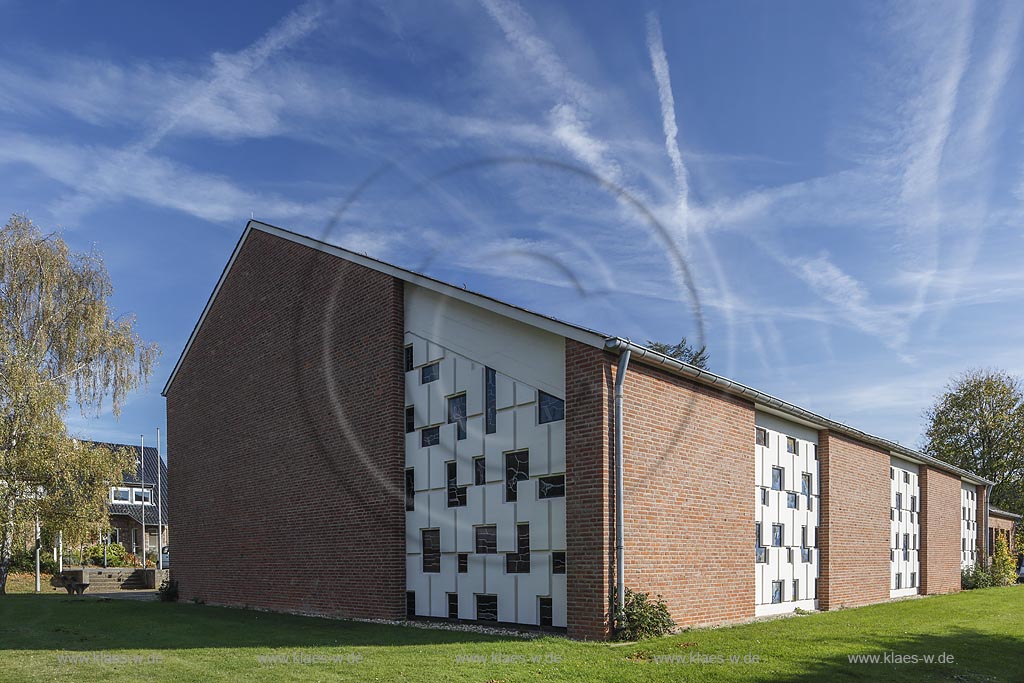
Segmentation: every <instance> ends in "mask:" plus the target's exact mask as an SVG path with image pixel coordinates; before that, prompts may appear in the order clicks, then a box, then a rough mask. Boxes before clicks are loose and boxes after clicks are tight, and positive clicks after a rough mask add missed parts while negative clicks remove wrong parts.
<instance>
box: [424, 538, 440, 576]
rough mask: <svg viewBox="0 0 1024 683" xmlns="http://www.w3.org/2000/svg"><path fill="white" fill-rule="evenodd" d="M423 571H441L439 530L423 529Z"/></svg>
mask: <svg viewBox="0 0 1024 683" xmlns="http://www.w3.org/2000/svg"><path fill="white" fill-rule="evenodd" d="M420 533H421V534H422V535H423V573H424V574H438V573H440V572H441V530H440V529H423V530H422V531H421V532H420Z"/></svg>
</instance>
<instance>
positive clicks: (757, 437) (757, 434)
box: [754, 427, 768, 446]
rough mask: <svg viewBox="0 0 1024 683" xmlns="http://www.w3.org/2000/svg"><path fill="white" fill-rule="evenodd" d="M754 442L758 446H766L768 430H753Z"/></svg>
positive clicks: (758, 428)
mask: <svg viewBox="0 0 1024 683" xmlns="http://www.w3.org/2000/svg"><path fill="white" fill-rule="evenodd" d="M754 442H755V443H756V444H757V445H758V446H767V445H768V430H766V429H761V428H760V427H755V428H754Z"/></svg>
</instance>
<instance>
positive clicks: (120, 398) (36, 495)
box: [0, 215, 158, 594]
mask: <svg viewBox="0 0 1024 683" xmlns="http://www.w3.org/2000/svg"><path fill="white" fill-rule="evenodd" d="M112 293H113V287H112V285H111V283H110V276H109V275H108V273H107V270H106V268H105V267H104V265H103V260H102V258H101V257H100V256H99V254H98V253H96V252H95V251H91V252H89V253H74V252H72V251H71V250H70V249H69V248H68V245H67V244H66V243H65V242H64V240H63V239H61V238H60V236H58V235H55V234H49V235H46V234H43V233H42V232H41V231H40V230H39V228H38V227H36V226H35V225H34V224H33V223H32V221H30V220H29V219H28V218H26V217H24V216H19V215H15V216H12V217H11V219H10V220H9V221H8V223H7V225H6V226H4V228H3V229H2V230H0V594H3V593H4V592H5V590H6V585H7V574H8V571H9V569H10V561H11V553H12V550H13V547H14V541H15V539H16V538H21V537H22V536H23V534H24V532H25V531H26V529H27V527H28V525H30V524H32V523H33V522H34V520H35V519H37V518H38V519H39V520H40V521H41V523H42V524H44V525H47V526H48V527H49V528H52V529H61V530H62V531H63V532H64V534H65V538H66V539H67V540H68V541H69V542H71V543H76V542H81V541H83V540H85V538H86V537H87V536H88V535H89V534H90V533H94V532H95V531H96V530H98V529H99V528H100V527H101V526H102V525H104V524H105V519H106V513H107V510H106V496H107V493H108V491H109V487H110V486H111V485H112V484H114V483H116V482H119V481H120V480H121V477H122V476H123V472H124V471H125V470H126V469H128V468H129V467H130V466H132V465H133V463H132V462H131V458H130V456H129V454H128V453H127V452H124V451H119V450H118V451H111V450H109V449H106V448H101V447H96V446H90V445H87V444H85V443H81V442H78V441H75V440H74V439H71V438H70V437H69V436H68V434H67V430H66V427H65V423H64V417H65V415H66V414H67V411H68V409H69V408H70V407H71V405H72V403H74V404H76V405H77V406H78V407H79V409H80V410H81V411H82V413H83V415H84V414H88V413H93V414H99V411H100V410H101V408H102V407H103V402H104V399H106V398H107V397H109V398H110V401H111V404H112V409H113V412H114V415H115V416H116V415H120V412H121V407H122V405H123V404H124V399H125V397H126V396H127V395H128V393H129V392H131V391H132V390H134V389H136V388H137V387H139V386H140V385H141V384H142V383H144V382H145V381H146V380H147V379H148V377H149V375H150V373H151V372H152V368H153V363H154V361H155V359H156V357H157V354H158V351H157V348H156V346H155V345H153V344H147V343H144V342H143V341H142V340H141V339H140V338H139V336H138V335H137V334H136V333H135V330H134V327H135V319H134V317H132V316H124V317H115V316H114V314H113V312H112V310H111V308H110V305H109V302H108V300H109V298H110V296H111V294H112Z"/></svg>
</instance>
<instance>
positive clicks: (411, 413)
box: [405, 406, 416, 434]
mask: <svg viewBox="0 0 1024 683" xmlns="http://www.w3.org/2000/svg"><path fill="white" fill-rule="evenodd" d="M415 431H416V408H415V406H409V407H407V408H406V409H405V433H406V434H409V433H411V432H415Z"/></svg>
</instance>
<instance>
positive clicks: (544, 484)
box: [537, 474, 565, 499]
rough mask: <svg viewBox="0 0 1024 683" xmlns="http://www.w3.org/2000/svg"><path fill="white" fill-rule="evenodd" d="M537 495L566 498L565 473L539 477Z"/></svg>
mask: <svg viewBox="0 0 1024 683" xmlns="http://www.w3.org/2000/svg"><path fill="white" fill-rule="evenodd" d="M537 497H538V498H540V499H544V498H564V497H565V475H564V474H555V475H552V476H550V477H540V478H539V479H537Z"/></svg>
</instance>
